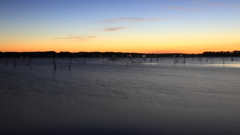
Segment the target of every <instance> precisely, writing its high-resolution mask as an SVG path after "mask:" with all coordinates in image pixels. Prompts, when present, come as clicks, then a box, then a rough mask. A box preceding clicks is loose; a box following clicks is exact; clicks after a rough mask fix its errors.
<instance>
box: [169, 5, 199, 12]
mask: <svg viewBox="0 0 240 135" xmlns="http://www.w3.org/2000/svg"><path fill="white" fill-rule="evenodd" d="M168 9H169V10H177V11H201V10H203V9H196V8H185V7H178V6H170V7H168Z"/></svg>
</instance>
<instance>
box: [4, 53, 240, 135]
mask: <svg viewBox="0 0 240 135" xmlns="http://www.w3.org/2000/svg"><path fill="white" fill-rule="evenodd" d="M84 60H85V62H83V59H76V60H75V61H72V65H71V69H70V70H69V61H68V59H67V58H66V59H60V58H59V59H57V61H56V65H57V69H56V70H53V68H54V66H53V61H52V59H32V63H31V68H32V69H31V70H29V67H28V66H27V65H26V61H25V59H17V67H14V66H13V64H12V65H11V61H10V60H9V63H8V65H4V64H1V65H0V71H1V74H0V81H1V83H0V101H1V102H0V118H1V122H0V124H1V128H0V129H1V131H0V133H1V134H6V133H13V134H104V135H105V134H131V135H132V134H224V135H225V134H239V133H240V130H239V129H240V115H239V114H240V107H239V101H240V91H239V86H240V85H239V80H240V72H239V71H238V70H239V68H238V66H239V64H238V61H234V62H232V61H226V62H225V64H224V66H223V64H221V63H222V61H221V59H215V60H214V63H211V62H210V63H209V61H208V62H206V61H203V60H202V63H200V62H199V61H198V60H194V61H193V60H192V59H190V58H189V59H186V63H185V64H184V63H182V61H181V59H179V60H178V62H177V63H175V64H174V62H173V59H170V58H169V59H162V61H160V60H159V61H156V60H153V61H152V62H150V60H149V59H147V60H146V62H143V63H141V62H139V60H135V62H134V63H133V62H132V61H133V60H131V59H127V60H122V62H120V61H107V59H91V58H89V59H84ZM137 62H139V63H137ZM231 62H232V63H231ZM231 64H233V65H234V67H236V68H232V66H229V65H231ZM236 65H238V66H236Z"/></svg>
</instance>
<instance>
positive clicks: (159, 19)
mask: <svg viewBox="0 0 240 135" xmlns="http://www.w3.org/2000/svg"><path fill="white" fill-rule="evenodd" d="M167 20H169V19H162V18H149V19H146V18H138V17H122V18H117V19H106V20H103V21H101V22H118V21H167Z"/></svg>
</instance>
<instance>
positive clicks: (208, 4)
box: [205, 3, 227, 7]
mask: <svg viewBox="0 0 240 135" xmlns="http://www.w3.org/2000/svg"><path fill="white" fill-rule="evenodd" d="M205 5H206V6H217V7H224V6H227V5H226V4H222V3H205Z"/></svg>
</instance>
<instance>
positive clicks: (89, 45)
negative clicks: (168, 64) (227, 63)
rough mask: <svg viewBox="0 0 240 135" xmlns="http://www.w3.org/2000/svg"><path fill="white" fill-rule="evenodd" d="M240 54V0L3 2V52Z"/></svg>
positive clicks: (0, 43)
mask: <svg viewBox="0 0 240 135" xmlns="http://www.w3.org/2000/svg"><path fill="white" fill-rule="evenodd" d="M234 50H240V0H1V1H0V51H2V52H32V51H56V52H60V51H70V52H79V51H81V52H94V51H98V52H138V53H202V52H204V51H234Z"/></svg>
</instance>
